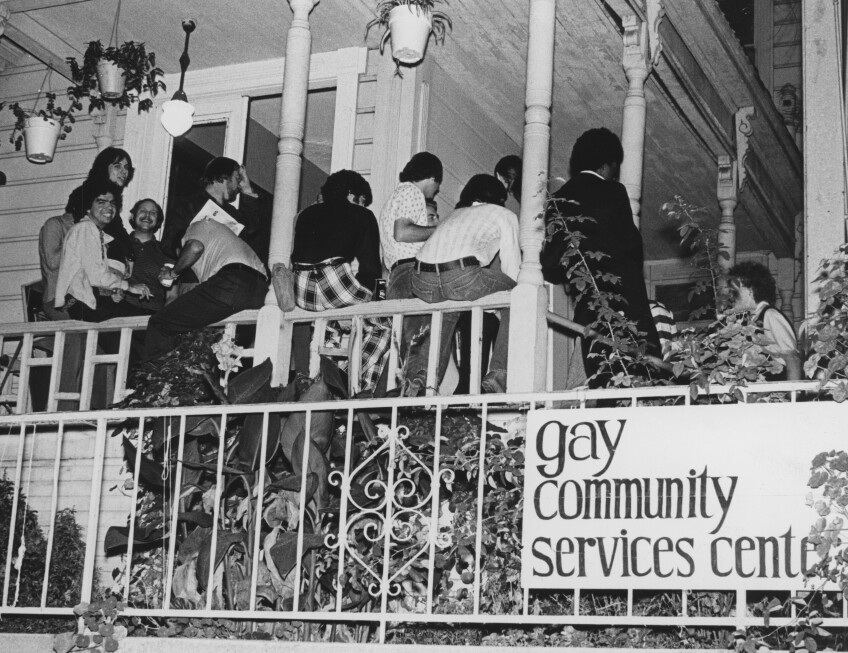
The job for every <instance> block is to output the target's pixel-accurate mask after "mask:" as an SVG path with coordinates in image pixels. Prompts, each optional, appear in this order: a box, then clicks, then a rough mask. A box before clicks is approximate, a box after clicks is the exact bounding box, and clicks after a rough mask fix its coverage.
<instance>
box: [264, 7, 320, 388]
mask: <svg viewBox="0 0 848 653" xmlns="http://www.w3.org/2000/svg"><path fill="white" fill-rule="evenodd" d="M319 1H320V0H288V3H289V5H290V6H291V10H292V12H293V14H294V16H293V18H292V22H291V27H290V28H289V31H288V34H287V36H286V61H285V68H284V70H283V98H282V108H281V110H280V141H279V143H278V145H277V149H278V152H279V154H277V173H276V177H275V180H274V208H273V213H272V217H271V242H270V247H269V255H268V267H269V268H271V269H273V267H274V264H275V263H285V264H286V265H288V264H289V262H290V257H291V248H292V238H293V234H294V219H295V217H296V215H297V205H298V200H299V197H298V190H299V188H300V170H301V163H302V159H301V155H302V154H303V134H304V129H305V125H306V94H307V91H308V90H309V59H310V57H311V54H312V34H311V32H310V31H309V14H310V12H311V11H312V9H313V8H314V7H315V5H316V4H318V2H319ZM290 353H291V325H290V324H288V323H286V322H284V321H283V319H282V313H281V312H280V309H279V308H278V307H277V297H276V295H275V294H274V289H273V287H272V288H270V289H269V290H268V295H267V296H266V297H265V306H263V307H262V309H261V310H260V311H259V318H258V320H257V324H256V356H255V357H254V365H256V364H258V363H260V362H262V361H263V360H265V359H266V358H270V359H271V362H272V363H273V364H274V375H273V377H272V385H279V384H280V383H285V382H286V381H287V380H288V371H289V370H288V365H289V357H290Z"/></svg>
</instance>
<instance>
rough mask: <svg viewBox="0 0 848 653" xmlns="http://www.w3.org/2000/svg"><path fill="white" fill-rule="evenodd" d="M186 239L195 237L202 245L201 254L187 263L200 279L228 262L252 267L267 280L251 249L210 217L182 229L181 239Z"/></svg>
mask: <svg viewBox="0 0 848 653" xmlns="http://www.w3.org/2000/svg"><path fill="white" fill-rule="evenodd" d="M189 240H197V241H199V242H200V243H202V244H203V254H201V255H200V258H199V259H197V261H195V263H194V265H192V266H191V269H192V270H194V273H195V274H196V275H197V278H198V279H200V281H201V282H203V281H206V280H207V279H209V278H210V277H212V276H213V275H215V274H217V272H218V270H220V269H221V268H222V267H224V266H225V265H230V264H232V263H241V264H242V265H246V266H247V267H249V268H253V269H254V270H256V271H257V272H259V273H261V274H262V275H263V276H265V278H266V279H267V275H266V274H265V266H264V265H263V264H262V261H261V260H260V259H259V257H258V256H257V255H256V252H254V251H253V248H251V246H250V245H248V244H247V243H246V242H244V241H243V240H242V239H241V238H239V237H238V236H236V235H235V234H234V233H233V232H232V230H231V229H230V228H229V227H227V226H226V225H223V224H221V223H220V222H218V221H217V220H214V219H213V218H211V217H210V218H204V219H203V220H200V221H198V222H192V223H191V224H190V225H189V226H188V229H186V233H185V237H184V238H183V242H184V243H186V242H188V241H189Z"/></svg>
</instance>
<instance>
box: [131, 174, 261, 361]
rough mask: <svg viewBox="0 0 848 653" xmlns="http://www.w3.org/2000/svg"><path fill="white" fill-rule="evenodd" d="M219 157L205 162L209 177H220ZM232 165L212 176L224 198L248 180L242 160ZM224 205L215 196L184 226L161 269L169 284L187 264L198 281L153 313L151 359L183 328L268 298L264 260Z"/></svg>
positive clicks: (147, 353)
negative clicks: (175, 251) (173, 257)
mask: <svg viewBox="0 0 848 653" xmlns="http://www.w3.org/2000/svg"><path fill="white" fill-rule="evenodd" d="M215 161H219V159H214V160H213V161H212V162H211V163H210V164H209V166H207V168H206V172H205V173H204V175H205V176H209V177H210V178H211V177H216V175H212V174H211V173H210V168H209V167H210V166H212V165H213V164H214V163H215ZM226 161H229V159H227V160H226ZM233 163H235V162H233ZM231 169H232V172H231V173H230V175H229V176H225V177H224V178H223V179H217V178H216V179H215V181H214V188H213V190H215V191H217V190H222V192H224V193H225V196H223V197H224V200H226V201H232V200H233V199H235V196H236V195H237V194H238V192H239V189H241V190H242V192H244V191H245V187H246V186H247V185H249V183H250V182H249V180H247V178H246V175H244V174H243V172H244V169H243V168H242V167H240V166H239V165H238V164H236V165H235V168H231ZM212 172H214V169H213V171H212ZM221 187H223V189H222V188H221ZM221 209H222V206H221V204H220V203H219V202H218V201H217V200H216V201H214V202H212V201H210V202H208V203H207V204H206V205H204V206H203V207H202V208H201V209H200V211H199V212H198V213H197V215H196V216H194V219H193V220H192V221H191V224H189V225H188V229H186V232H185V237H184V238H183V245H182V249H181V251H180V256H179V258H178V259H177V262H176V263H175V264H174V266H173V267H163V268H162V269H161V270H160V271H159V281H160V283H162V284H164V285H166V286H170V285H172V284H173V283H174V282H175V281H176V280H177V279H178V278H179V276H180V275H181V274H182V273H183V272H185V271H186V270H189V269H191V270H192V271H193V272H194V274H195V275H196V277H197V279H198V280H199V281H200V283H199V284H198V285H197V286H196V287H194V288H193V289H192V290H190V291H189V292H187V293H185V294H182V295H180V296H179V297H177V298H176V299H175V300H174V301H172V302H171V303H170V304H165V307H164V308H163V309H162V310H161V311H159V312H158V313H156V314H155V315H154V316H153V317H151V318H150V322H148V325H147V341H146V343H145V359H147V360H150V359H153V358H155V357H157V356H159V355H160V354H164V353H166V352H167V351H169V350H170V349H171V348H172V347H173V339H174V337H175V336H177V335H179V334H181V333H186V332H188V331H195V330H196V329H202V328H203V327H205V326H209V325H210V324H214V323H215V322H219V321H220V320H223V319H225V318H228V317H230V316H231V315H234V314H236V313H239V312H241V311H244V310H247V309H256V308H260V307H261V306H262V304H263V303H264V300H265V293H266V292H267V290H268V273H267V271H266V270H265V264H264V263H262V261H261V260H260V258H259V256H257V254H256V252H255V251H253V248H252V247H251V246H250V245H249V244H247V242H245V241H244V240H242V239H241V238H239V237H238V235H237V234H238V233H240V232H241V228H242V227H243V225H241V224H240V223H239V222H237V221H236V220H235V219H234V218H233V217H232V215H231V214H230V212H229V211H225V210H221Z"/></svg>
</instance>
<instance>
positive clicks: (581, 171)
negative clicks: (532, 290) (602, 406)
mask: <svg viewBox="0 0 848 653" xmlns="http://www.w3.org/2000/svg"><path fill="white" fill-rule="evenodd" d="M623 159H624V151H623V149H622V147H621V141H620V140H619V139H618V136H616V135H615V134H613V133H612V132H611V131H610V130H608V129H606V128H604V127H601V128H597V129H590V130H588V131H586V132H584V133H583V134H582V135H581V136H580V137H579V138H578V139H577V141H576V142H575V144H574V148H573V149H572V152H571V160H570V162H569V164H570V172H571V178H570V179H569V180H568V182H566V184H565V185H564V186H563V187H562V188H561V189H560V190H558V191H557V192H556V193H555V194H554V201H553V203H552V205H553V210H551V211H549V213H548V215H547V216H546V222H547V223H548V225H549V226H550V223H551V220H553V219H555V218H556V217H557V216H558V215H559V216H563V217H566V218H568V217H576V216H583V217H586V218H591V219H589V220H579V221H577V220H574V221H572V224H571V226H572V227H573V231H579V232H580V233H582V234H583V236H584V238H583V240H582V241H581V242H580V251H581V252H582V253H583V254H584V255H586V254H587V253H589V252H596V253H601V254H603V256H601V257H600V258H596V257H592V256H586V257H585V258H586V261H587V263H588V266H589V268H590V269H591V271H592V273H593V275H594V276H595V278H596V281H597V284H598V286H599V289H600V290H601V291H602V292H605V293H610V294H614V295H618V296H620V298H611V300H610V307H611V308H612V309H613V310H615V311H619V312H621V313H623V314H624V316H625V317H626V318H628V319H629V320H632V321H633V322H634V323H635V324H636V327H637V329H638V331H639V333H640V335H639V336H638V337H639V339H640V340H644V341H645V342H646V343H647V353H648V354H652V355H655V356H661V355H662V352H661V349H660V343H659V337H658V336H657V330H656V326H655V325H654V321H653V319H652V317H651V308H650V305H649V303H648V293H647V291H646V289H645V281H644V278H643V274H642V263H643V254H642V236H641V234H640V233H639V229H638V228H637V227H636V225H635V224H634V223H633V214H632V211H631V209H630V201H629V199H628V197H627V191H626V190H625V188H624V186H623V185H622V184H620V183H619V182H618V181H617V179H618V174H619V170H620V168H621V162H622V160H623ZM566 248H567V243H566V242H565V240H564V234H563V232H562V231H559V232H557V233H554V235H553V236H552V237H551V239H550V240H549V241H548V242H547V243H546V245H545V249H544V252H543V255H542V266H543V268H545V271H546V276H547V277H548V280H549V281H562V280H563V274H564V272H563V268H562V266H561V263H560V261H561V259H562V256H563V254H564V253H565V251H566ZM601 275H614V276H615V277H617V278H618V281H617V282H614V281H613V280H611V279H610V278H609V277H607V278H604V277H602V276H601ZM593 299H594V298H593V297H592V296H591V294H588V295H586V294H584V295H583V296H582V297H578V298H577V303H576V306H575V311H574V319H575V321H577V322H579V323H580V324H583V325H591V326H593V327H594V328H597V327H598V326H600V325H599V323H598V312H597V308H596V307H595V306H593ZM598 330H600V329H598ZM582 348H583V364H584V366H585V369H586V376H587V378H588V379H589V385H590V387H601V386H603V385H604V384H605V383H606V380H607V379H606V375H604V374H598V372H599V371H601V368H602V363H603V361H604V359H605V358H606V357H607V356H608V354H609V352H610V348H609V347H608V346H605V345H602V344H601V343H599V342H597V341H594V340H591V339H588V338H584V339H583V344H582Z"/></svg>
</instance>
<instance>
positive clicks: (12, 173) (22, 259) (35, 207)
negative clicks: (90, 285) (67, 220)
mask: <svg viewBox="0 0 848 653" xmlns="http://www.w3.org/2000/svg"><path fill="white" fill-rule="evenodd" d="M44 77H45V68H44V66H41V65H31V66H29V65H28V66H22V67H17V68H9V69H7V70H5V71H3V72H2V73H0V98H2V101H3V102H7V103H12V102H20V103H21V104H22V105H23V106H25V107H31V106H33V103H34V102H35V98H36V94H37V91H38V89H39V88H40V87H41V84H42V83H43V81H44ZM67 86H68V82H67V80H65V79H64V78H62V77H60V76H59V75H57V74H55V73H54V74H52V75H51V77H50V80H49V82H48V88H50V89H51V90H53V91H54V92H56V93H57V95H58V96H59V98H58V100H57V101H58V102H60V103H61V101H62V100H63V98H64V91H65V89H66V88H67ZM43 102H44V100H43V98H42V100H41V101H40V103H39V104H41V103H43ZM63 106H66V105H63ZM13 123H14V117H13V116H12V113H11V112H10V111H8V110H3V111H0V170H2V171H3V172H4V173H5V174H6V178H7V182H6V185H5V186H2V187H0V322H5V323H8V322H20V321H22V320H23V315H24V314H23V304H22V301H21V285H23V284H25V283H29V282H31V281H36V280H38V279H40V278H41V272H40V269H39V265H38V232H39V230H40V229H41V225H42V224H44V221H45V220H47V218H49V217H51V216H54V215H58V214H60V213H62V212H64V208H65V203H66V201H67V198H68V194H69V193H70V192H71V191H72V190H73V189H74V188H75V187H76V186H78V185H79V184H80V183H81V182H82V181H83V179H84V178H85V175H86V174H87V172H88V169H89V167H90V166H91V163H92V161H93V160H94V157H95V156H96V154H97V147H96V145H95V142H94V138H93V133H94V132H93V129H94V127H95V126H94V123H93V121H92V120H91V118H90V117H89V116H88V115H87V113H86V111H85V110H83V111H82V112H80V116H79V117H78V118H77V122H76V123H75V124H74V126H73V130H72V131H71V133H70V134H68V136H67V138H66V139H65V140H63V141H59V145H58V147H57V150H56V155H55V157H54V159H53V161H52V162H51V163H47V164H35V163H30V162H29V161H27V160H26V157H25V155H24V151H23V149H22V150H21V151H20V152H16V151H15V148H14V146H13V145H11V144H10V143H9V136H10V134H11V129H12V125H13ZM123 125H124V118H123V116H119V117H118V120H117V122H116V125H115V127H116V134H118V135H119V136H120V135H122V134H123V131H124V126H123ZM115 145H117V146H120V145H121V141H120V138H119V139H116V141H115Z"/></svg>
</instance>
